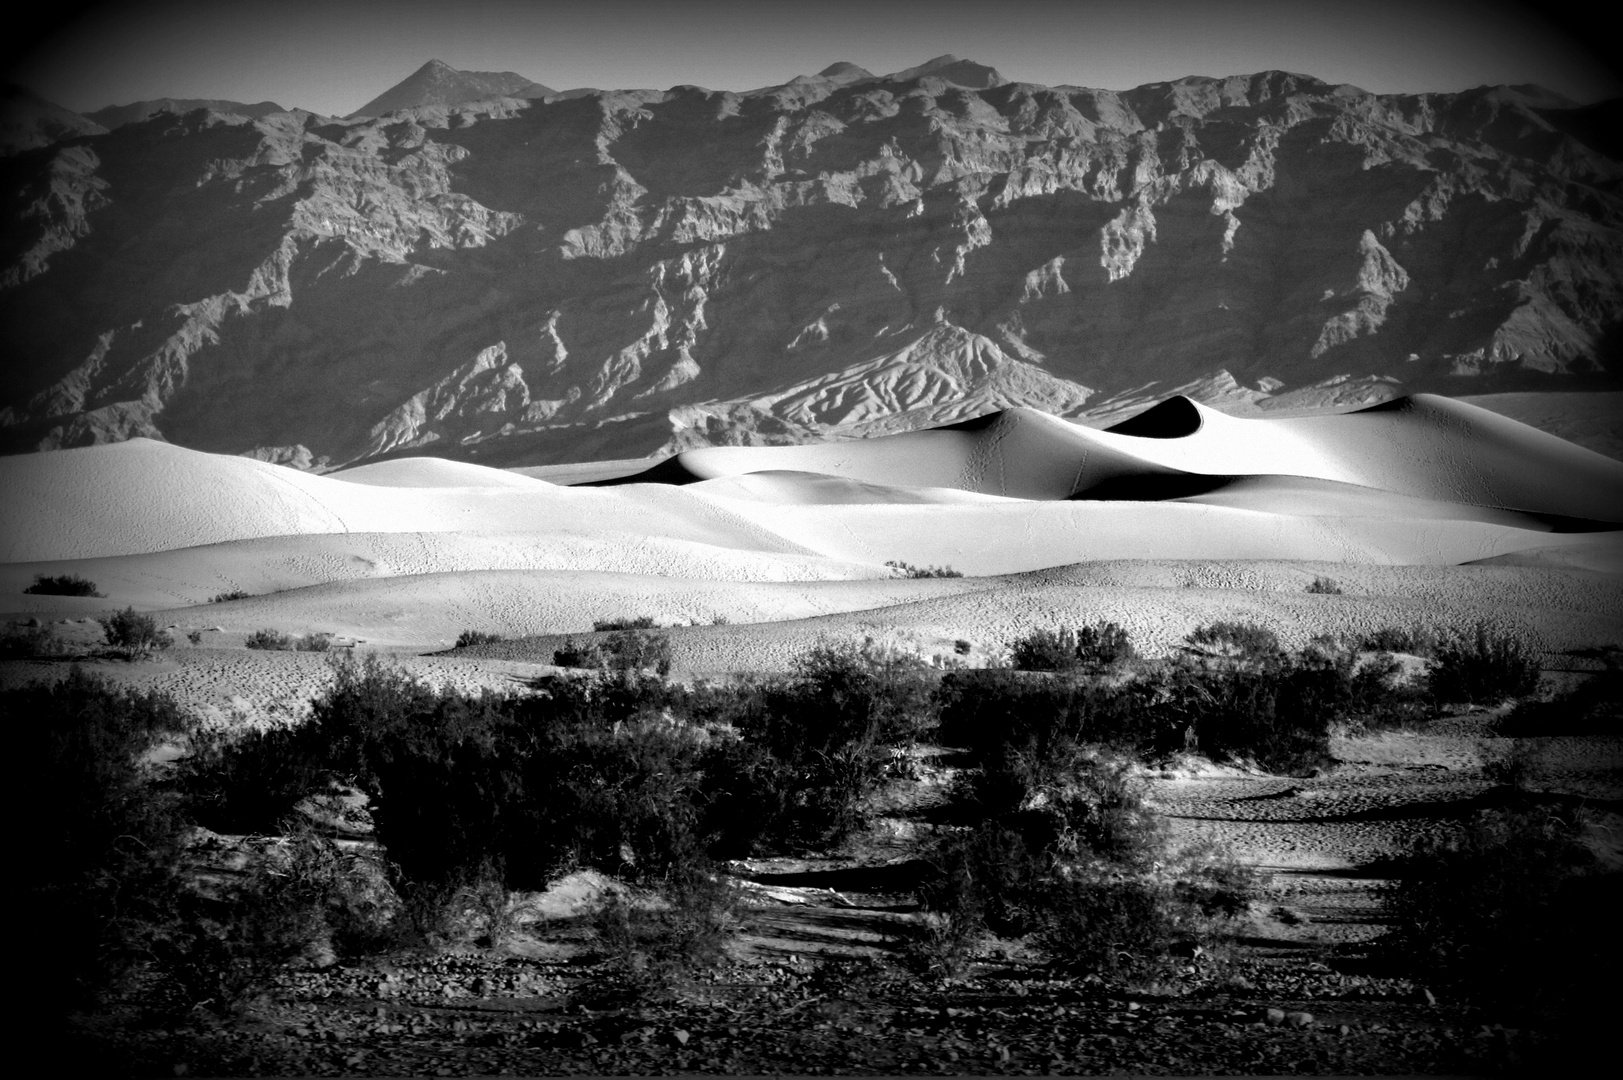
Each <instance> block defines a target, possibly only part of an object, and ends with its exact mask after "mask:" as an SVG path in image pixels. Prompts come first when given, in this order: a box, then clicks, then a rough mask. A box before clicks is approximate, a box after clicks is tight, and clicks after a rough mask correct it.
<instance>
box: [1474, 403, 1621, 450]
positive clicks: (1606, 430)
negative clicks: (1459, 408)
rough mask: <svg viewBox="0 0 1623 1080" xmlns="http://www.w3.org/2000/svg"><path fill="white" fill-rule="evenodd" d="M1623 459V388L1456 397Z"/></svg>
mask: <svg viewBox="0 0 1623 1080" xmlns="http://www.w3.org/2000/svg"><path fill="white" fill-rule="evenodd" d="M1456 400H1458V401H1461V402H1464V403H1465V404H1467V405H1475V406H1477V407H1479V408H1483V409H1487V410H1488V411H1490V412H1496V413H1498V414H1499V415H1501V416H1508V417H1510V418H1511V419H1512V420H1519V421H1520V422H1521V423H1524V424H1529V425H1531V426H1533V427H1536V428H1538V429H1539V430H1540V431H1546V432H1549V433H1550V434H1551V435H1556V436H1559V437H1560V438H1563V439H1565V440H1567V441H1568V442H1570V443H1576V444H1577V445H1579V446H1581V447H1583V448H1584V449H1586V450H1593V451H1595V452H1596V453H1597V454H1605V455H1606V456H1607V457H1609V458H1613V459H1618V460H1623V390H1608V391H1600V390H1590V391H1587V392H1582V391H1573V390H1568V391H1562V390H1544V391H1528V392H1522V393H1509V394H1481V395H1471V396H1467V397H1461V398H1458V399H1456Z"/></svg>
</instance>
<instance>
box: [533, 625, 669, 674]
mask: <svg viewBox="0 0 1623 1080" xmlns="http://www.w3.org/2000/svg"><path fill="white" fill-rule="evenodd" d="M552 662H553V663H554V664H556V665H558V666H559V667H572V668H596V669H600V670H607V671H645V670H647V669H649V668H652V669H653V670H655V671H657V672H659V674H661V675H668V674H670V670H671V639H670V637H669V635H667V634H659V633H650V632H648V631H647V630H640V629H625V630H616V631H615V632H613V633H611V634H610V635H609V636H608V637H606V638H604V639H603V640H602V641H598V642H590V641H587V642H576V641H575V640H574V639H573V638H568V639H565V641H564V644H563V647H562V648H559V649H557V650H555V651H554V652H553V654H552Z"/></svg>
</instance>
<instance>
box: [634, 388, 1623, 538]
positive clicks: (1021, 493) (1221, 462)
mask: <svg viewBox="0 0 1623 1080" xmlns="http://www.w3.org/2000/svg"><path fill="white" fill-rule="evenodd" d="M764 471H781V472H812V473H826V474H829V475H833V476H840V477H844V478H846V479H848V480H853V481H859V482H863V483H872V484H887V485H893V486H913V487H956V488H961V489H963V490H966V491H973V492H978V493H982V494H991V495H1002V496H1007V497H1014V498H1023V499H1072V498H1088V497H1090V495H1092V494H1094V493H1096V492H1098V491H1099V490H1100V489H1101V488H1104V487H1106V486H1111V487H1112V490H1113V493H1112V495H1111V496H1110V497H1112V498H1121V497H1123V496H1122V495H1121V494H1118V493H1116V492H1120V491H1121V490H1122V482H1123V481H1126V482H1127V489H1128V490H1129V491H1131V489H1132V486H1133V485H1134V484H1136V485H1138V486H1139V487H1141V488H1144V490H1145V492H1146V494H1145V496H1144V497H1145V498H1146V499H1153V498H1155V496H1154V494H1153V491H1154V490H1156V489H1155V488H1154V481H1155V480H1156V479H1158V478H1176V477H1180V476H1205V477H1224V478H1228V477H1236V476H1267V475H1275V476H1290V477H1302V478H1308V479H1314V480H1325V481H1333V482H1337V483H1342V484H1349V485H1354V486H1357V487H1361V488H1368V489H1373V490H1378V491H1384V492H1389V493H1391V494H1394V495H1401V496H1408V497H1412V498H1421V499H1433V500H1446V501H1450V502H1455V503H1461V504H1465V505H1470V506H1481V507H1491V508H1497V509H1507V510H1517V511H1523V512H1526V513H1531V514H1550V515H1559V516H1563V517H1569V518H1578V519H1583V518H1592V519H1596V520H1600V521H1605V522H1623V462H1618V461H1614V460H1612V459H1611V458H1607V457H1605V456H1603V455H1601V454H1598V453H1595V452H1594V451H1591V450H1585V449H1584V448H1582V447H1579V446H1575V445H1573V444H1572V443H1569V442H1566V441H1565V440H1562V439H1560V438H1557V437H1556V436H1553V435H1549V434H1547V433H1545V432H1542V431H1539V430H1538V429H1537V428H1533V427H1530V426H1528V425H1526V424H1522V423H1519V422H1518V421H1515V420H1511V419H1509V418H1507V417H1504V416H1501V415H1499V414H1497V413H1494V412H1490V411H1489V410H1487V409H1483V408H1481V407H1479V406H1475V405H1469V404H1465V403H1463V402H1459V401H1454V400H1451V399H1448V398H1443V397H1438V396H1436V395H1432V394H1417V395H1413V396H1410V397H1404V398H1397V399H1394V400H1392V401H1389V402H1385V403H1382V404H1379V405H1375V406H1371V407H1368V408H1364V409H1359V410H1357V411H1355V412H1350V413H1341V414H1335V415H1327V416H1307V417H1266V418H1249V417H1246V418H1242V417H1234V416H1229V415H1227V414H1225V413H1222V412H1219V411H1218V410H1216V409H1213V408H1210V407H1208V406H1205V405H1201V404H1199V403H1198V402H1195V401H1192V400H1190V399H1189V398H1186V397H1181V396H1180V397H1173V398H1169V399H1168V400H1166V401H1164V402H1162V403H1160V404H1158V405H1155V406H1153V407H1151V408H1150V409H1148V410H1146V411H1144V412H1142V413H1140V414H1138V415H1136V416H1134V417H1131V418H1129V419H1128V420H1126V421H1123V422H1122V423H1119V424H1116V425H1114V426H1113V427H1110V428H1107V429H1104V430H1099V429H1095V428H1090V427H1084V426H1082V425H1080V424H1075V423H1070V422H1067V421H1065V420H1061V419H1059V418H1057V417H1053V416H1049V415H1047V414H1044V413H1041V412H1038V411H1036V410H1033V409H1024V408H1020V409H1009V410H1005V411H1003V412H999V413H994V414H991V415H989V416H985V417H980V418H978V419H976V420H972V421H967V422H964V423H960V424H953V425H950V426H948V427H942V428H936V429H932V430H929V431H920V432H908V433H904V434H900V435H891V436H884V437H881V438H876V439H867V440H860V441H851V442H828V443H819V444H814V445H805V446H774V447H704V448H701V449H696V450H688V451H684V452H682V453H680V454H678V455H676V456H675V457H674V458H672V459H670V461H668V462H666V463H664V464H662V465H661V466H660V467H657V468H656V469H653V470H648V471H646V472H644V473H641V474H637V475H633V476H630V477H625V478H622V479H619V480H614V481H607V483H619V484H625V483H639V482H649V481H655V482H667V483H669V482H677V483H682V482H694V481H698V480H715V479H719V478H721V477H724V476H737V475H741V474H747V473H759V472H764Z"/></svg>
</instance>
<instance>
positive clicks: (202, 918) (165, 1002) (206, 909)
mask: <svg viewBox="0 0 1623 1080" xmlns="http://www.w3.org/2000/svg"><path fill="white" fill-rule="evenodd" d="M348 876H349V868H348V867H347V866H346V859H345V858H344V856H343V855H342V854H341V853H340V852H339V851H338V849H337V848H336V847H335V846H334V845H333V843H332V842H331V841H330V840H328V839H326V838H325V837H322V836H320V835H319V834H317V833H315V832H313V831H311V830H309V829H308V828H303V829H297V830H294V831H293V832H292V833H290V834H289V835H287V836H283V837H280V838H278V839H277V841H276V842H274V843H273V844H271V845H270V846H269V847H268V849H267V850H265V851H264V852H262V853H257V854H256V855H255V856H253V857H251V859H250V862H249V865H248V869H247V871H246V872H245V873H243V874H242V875H240V876H239V877H236V878H234V879H230V880H227V881H225V882H224V883H213V884H202V883H198V882H195V881H192V882H188V883H187V884H186V885H184V886H183V887H181V888H180V889H178V890H177V891H176V892H175V894H174V895H173V896H172V898H171V904H170V910H169V911H168V913H167V915H168V918H167V920H166V922H165V924H164V925H163V926H162V928H161V931H160V932H159V933H156V934H154V935H153V936H152V939H151V940H150V942H149V943H148V946H147V947H148V949H149V951H150V956H151V962H152V967H153V969H154V973H155V974H156V975H157V979H156V981H155V984H154V985H153V986H152V988H151V989H150V990H149V994H151V995H152V997H153V999H154V1001H155V1003H157V1004H159V1006H160V1007H166V1008H165V1011H167V1012H169V1013H171V1014H173V1015H185V1014H187V1013H195V1012H196V1011H197V1010H199V1009H206V1010H208V1011H209V1012H212V1013H215V1014H219V1015H230V1014H232V1013H233V1012H236V1011H237V1010H238V1009H240V1007H241V1006H243V1005H244V1004H246V1003H247V1001H248V1000H249V999H251V998H253V997H254V996H256V995H258V994H259V993H262V992H263V991H264V990H265V989H267V988H268V987H269V986H270V985H271V983H272V981H273V980H274V978H275V976H276V975H277V974H278V973H279V972H280V971H281V970H282V969H284V968H285V967H286V966H287V965H288V964H289V962H291V961H293V960H295V959H299V958H307V959H312V960H314V959H317V958H318V957H321V958H325V959H330V958H331V956H332V944H333V938H334V936H335V935H334V930H335V924H338V925H339V926H343V925H344V923H345V921H346V920H345V915H346V914H347V915H349V916H350V917H351V921H359V920H358V919H355V918H354V917H355V916H356V914H357V913H356V912H354V911H347V912H346V911H345V908H346V904H345V897H346V893H347V892H349V891H351V889H352V887H350V888H346V878H347V877H348Z"/></svg>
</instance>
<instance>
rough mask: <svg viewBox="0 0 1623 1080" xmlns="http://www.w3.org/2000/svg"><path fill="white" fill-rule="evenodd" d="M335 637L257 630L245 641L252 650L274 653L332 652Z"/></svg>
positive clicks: (322, 634)
mask: <svg viewBox="0 0 1623 1080" xmlns="http://www.w3.org/2000/svg"><path fill="white" fill-rule="evenodd" d="M332 642H333V636H332V635H331V634H327V633H321V634H284V633H282V632H281V631H280V630H255V631H254V632H253V633H251V634H249V635H248V637H247V638H246V639H244V641H243V645H244V646H246V647H247V648H250V649H266V650H270V651H272V652H330V651H331V650H332Z"/></svg>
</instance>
